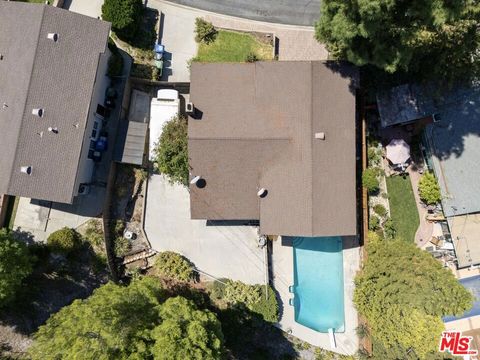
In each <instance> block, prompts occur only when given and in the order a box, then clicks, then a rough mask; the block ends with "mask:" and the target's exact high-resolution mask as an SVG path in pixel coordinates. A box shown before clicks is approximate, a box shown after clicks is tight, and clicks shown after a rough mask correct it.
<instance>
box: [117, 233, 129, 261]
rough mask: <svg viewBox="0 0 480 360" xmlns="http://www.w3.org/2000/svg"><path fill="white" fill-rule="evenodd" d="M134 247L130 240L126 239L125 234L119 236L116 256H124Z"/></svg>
mask: <svg viewBox="0 0 480 360" xmlns="http://www.w3.org/2000/svg"><path fill="white" fill-rule="evenodd" d="M131 249H132V244H131V243H130V240H128V239H125V238H124V237H123V236H118V237H116V238H115V249H114V251H115V256H116V257H124V256H125V255H127V254H128V253H129V251H130V250H131Z"/></svg>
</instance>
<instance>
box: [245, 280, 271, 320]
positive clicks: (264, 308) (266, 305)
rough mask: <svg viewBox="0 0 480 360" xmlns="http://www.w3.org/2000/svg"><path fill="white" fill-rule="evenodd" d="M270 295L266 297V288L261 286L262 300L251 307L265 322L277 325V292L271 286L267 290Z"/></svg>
mask: <svg viewBox="0 0 480 360" xmlns="http://www.w3.org/2000/svg"><path fill="white" fill-rule="evenodd" d="M267 292H268V294H267V295H265V286H261V293H262V294H261V297H260V300H259V301H257V302H256V303H253V304H252V305H251V308H252V311H253V312H254V313H256V314H259V315H261V316H262V318H263V320H265V321H268V322H272V323H275V322H277V321H278V302H277V297H276V295H275V291H274V290H273V288H272V287H271V286H269V287H268V288H267Z"/></svg>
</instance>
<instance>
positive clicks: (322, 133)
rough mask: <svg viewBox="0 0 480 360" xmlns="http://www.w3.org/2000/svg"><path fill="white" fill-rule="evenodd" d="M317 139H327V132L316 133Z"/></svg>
mask: <svg viewBox="0 0 480 360" xmlns="http://www.w3.org/2000/svg"><path fill="white" fill-rule="evenodd" d="M315 139H319V140H325V133H324V132H318V133H315Z"/></svg>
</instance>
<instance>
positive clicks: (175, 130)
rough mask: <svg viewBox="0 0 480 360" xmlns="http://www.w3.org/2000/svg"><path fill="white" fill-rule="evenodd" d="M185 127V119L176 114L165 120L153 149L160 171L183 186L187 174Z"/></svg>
mask: <svg viewBox="0 0 480 360" xmlns="http://www.w3.org/2000/svg"><path fill="white" fill-rule="evenodd" d="M187 129H188V126H187V120H186V119H185V118H183V117H178V116H176V117H174V118H173V119H172V120H170V121H167V122H166V123H165V125H164V126H163V131H162V135H160V139H159V141H158V144H157V145H156V147H155V149H154V152H155V160H156V163H157V166H158V169H159V170H160V172H161V173H163V174H165V175H167V176H168V178H169V179H170V181H171V182H173V183H179V184H183V185H185V186H187V185H188V176H189V175H188V173H189V167H188V140H187Z"/></svg>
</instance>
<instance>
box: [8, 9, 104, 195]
mask: <svg viewBox="0 0 480 360" xmlns="http://www.w3.org/2000/svg"><path fill="white" fill-rule="evenodd" d="M109 31H110V24H109V23H107V22H104V21H101V20H97V19H93V18H90V17H87V16H83V15H79V14H76V13H73V12H69V11H66V10H63V9H59V8H56V7H53V6H48V5H43V4H28V3H23V2H7V1H0V79H1V80H0V194H9V195H15V196H22V197H27V198H33V199H39V200H48V201H54V202H61V203H72V201H73V199H74V197H75V196H76V195H78V193H79V190H80V189H81V188H82V185H83V184H85V183H88V182H90V181H91V178H92V172H93V168H94V163H93V159H92V151H93V149H94V148H95V141H96V140H97V139H98V136H99V133H100V128H101V126H102V118H103V115H104V113H103V112H104V110H105V109H104V108H103V106H102V105H103V100H104V96H105V88H106V84H107V83H108V78H107V77H106V73H107V68H108V59H109V51H108V48H107V40H108V36H109Z"/></svg>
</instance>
